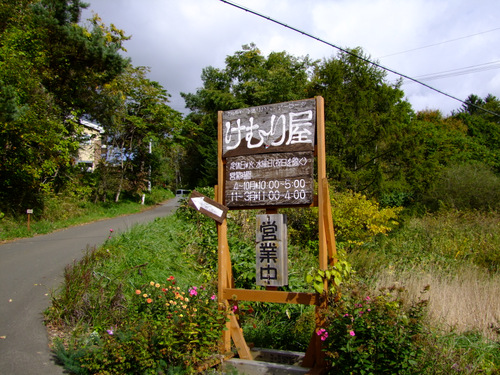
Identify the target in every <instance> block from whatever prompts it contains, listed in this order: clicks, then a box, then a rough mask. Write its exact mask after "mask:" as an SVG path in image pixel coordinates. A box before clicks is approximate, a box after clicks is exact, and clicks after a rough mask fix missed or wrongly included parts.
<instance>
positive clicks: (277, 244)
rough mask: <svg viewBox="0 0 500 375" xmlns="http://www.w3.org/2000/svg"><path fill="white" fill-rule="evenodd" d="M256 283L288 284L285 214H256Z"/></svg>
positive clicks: (273, 285)
mask: <svg viewBox="0 0 500 375" xmlns="http://www.w3.org/2000/svg"><path fill="white" fill-rule="evenodd" d="M255 249H256V263H257V273H256V276H257V277H256V279H257V285H260V286H265V287H269V286H271V287H277V286H284V285H288V251H287V227H286V216H285V215H282V214H264V215H257V236H256V246H255Z"/></svg>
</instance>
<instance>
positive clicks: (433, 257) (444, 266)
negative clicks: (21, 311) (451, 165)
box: [47, 211, 500, 374]
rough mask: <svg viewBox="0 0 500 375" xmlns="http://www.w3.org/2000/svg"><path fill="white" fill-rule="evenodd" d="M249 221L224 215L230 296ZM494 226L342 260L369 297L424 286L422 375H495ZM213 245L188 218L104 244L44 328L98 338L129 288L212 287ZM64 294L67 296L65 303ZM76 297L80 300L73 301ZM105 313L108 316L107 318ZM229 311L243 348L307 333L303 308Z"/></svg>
mask: <svg viewBox="0 0 500 375" xmlns="http://www.w3.org/2000/svg"><path fill="white" fill-rule="evenodd" d="M254 214H255V212H251V211H244V212H231V215H230V220H231V223H230V227H229V234H230V238H229V243H230V246H231V250H232V256H233V266H234V271H235V278H236V282H237V285H236V287H242V286H244V287H247V286H248V285H250V284H251V283H252V279H251V273H252V272H255V271H254V268H253V267H255V266H254V259H253V256H252V255H251V252H252V251H253V250H252V248H253V245H252V244H251V243H247V242H249V241H250V242H251V241H252V238H253V235H254V234H253V231H254V229H253V228H254V226H253V224H252V220H253V219H252V216H253V215H254ZM499 223H500V214H497V213H494V212H491V213H486V214H485V213H478V212H459V211H448V212H442V213H438V214H432V215H426V216H424V217H422V218H411V219H408V220H406V221H404V222H403V223H402V225H401V226H400V228H399V229H398V230H396V231H394V232H393V233H390V234H389V235H388V236H381V237H379V238H377V239H376V240H375V241H371V242H367V243H365V244H364V245H362V246H359V247H358V248H355V249H354V250H351V252H350V254H349V261H350V262H351V263H352V264H353V266H354V268H355V269H356V270H357V271H358V276H359V277H360V278H361V279H362V280H363V281H364V282H365V283H367V284H368V285H369V286H370V287H371V288H373V289H374V290H376V289H380V288H383V287H388V286H392V285H397V286H404V288H405V290H407V291H408V293H409V296H410V298H409V299H410V300H412V299H413V300H416V299H418V298H419V297H420V296H421V294H420V292H421V291H422V290H423V289H424V287H425V286H426V285H429V286H430V289H429V291H428V292H427V294H426V298H429V304H428V317H427V320H426V332H427V334H426V335H425V338H423V339H422V342H424V343H425V347H424V351H425V353H426V363H424V364H422V365H421V368H420V369H421V373H423V374H450V373H464V374H478V373H485V374H496V373H499V371H500V340H499V333H500V329H499V327H500V324H499V322H500V301H499V299H498V290H499V287H500V274H499V271H498V270H499V258H498V249H500V237H499V233H500V231H499ZM236 234H237V235H236ZM236 237H237V238H236ZM215 238H216V233H215V225H214V223H213V221H211V220H207V219H206V218H204V217H203V216H202V215H200V214H198V213H194V212H193V211H187V212H186V213H185V214H184V215H180V216H179V215H178V216H171V217H167V218H163V219H158V220H156V221H155V222H153V223H150V224H148V225H145V226H139V227H136V228H134V229H133V230H131V231H130V232H128V233H125V234H123V235H121V236H119V237H116V238H113V239H111V240H109V241H108V242H107V243H106V244H105V245H104V246H103V247H102V248H101V249H100V250H98V251H97V252H95V253H94V257H92V256H89V259H88V262H87V264H86V265H85V264H84V263H85V262H83V263H82V262H80V263H75V265H72V266H71V267H69V268H68V269H67V280H66V284H65V286H63V287H62V289H61V291H59V293H58V294H55V295H54V297H53V305H52V309H51V310H49V311H48V312H47V317H48V320H49V321H51V322H53V323H54V324H59V325H64V324H66V325H67V326H69V327H72V329H75V327H80V331H81V332H83V331H85V332H87V333H88V332H89V330H92V329H96V327H97V329H101V330H103V329H105V328H106V327H108V326H109V325H110V324H112V322H113V321H114V320H116V319H120V314H122V313H123V312H124V310H126V307H127V303H128V302H127V301H128V299H129V298H130V296H131V295H133V291H134V288H138V287H139V286H141V285H144V284H147V283H149V282H150V281H157V280H158V281H162V280H165V279H166V278H167V277H169V276H171V275H174V276H175V277H176V278H177V279H178V281H179V284H182V285H186V286H188V285H193V284H197V283H201V282H203V281H207V280H208V281H211V282H212V283H213V282H214V280H213V276H214V267H215V265H216V252H215V248H216V241H214V239H215ZM339 245H341V244H339ZM309 246H310V243H307V244H305V246H304V247H301V246H297V245H293V246H290V248H289V262H290V289H291V290H294V291H297V290H300V291H304V290H306V289H307V285H306V284H305V282H304V274H305V273H306V272H307V271H308V269H309V268H310V267H312V266H314V265H315V264H314V263H315V262H316V257H315V256H314V255H313V254H311V253H310V249H309ZM247 258H249V259H247ZM207 269H209V270H207ZM252 269H253V271H252ZM79 280H81V281H79ZM85 282H92V283H91V284H88V285H86V284H85ZM238 283H239V284H240V285H238ZM68 286H72V288H70V289H68V290H67V293H66V292H65V287H68ZM78 290H84V291H87V294H86V295H81V294H80V295H79V294H77V293H76V291H78ZM65 293H66V294H65ZM91 296H94V297H91ZM78 301H83V302H86V303H87V306H85V305H82V304H81V303H77V302H78ZM71 306H73V310H71V309H70V307H71ZM107 306H115V307H116V311H114V312H113V311H112V309H111V308H107ZM238 308H239V310H238V311H239V318H240V321H241V324H242V327H243V329H244V334H245V337H246V338H247V341H248V342H253V343H254V344H255V345H256V346H265V347H268V348H279V349H289V350H301V351H303V350H305V348H306V347H307V343H308V339H309V338H310V335H311V332H312V330H313V328H314V326H313V325H312V324H311V323H312V319H313V316H314V315H313V314H312V310H311V309H310V308H308V307H305V306H295V305H279V304H276V305H273V304H263V303H259V302H257V303H240V305H239V306H238ZM65 310H68V311H65ZM70 310H71V311H70ZM64 314H67V315H64ZM106 314H108V315H106ZM72 319H73V320H72ZM77 331H78V329H76V331H74V332H77Z"/></svg>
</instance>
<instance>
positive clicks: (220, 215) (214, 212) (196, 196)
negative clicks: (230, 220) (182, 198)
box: [188, 190, 228, 223]
mask: <svg viewBox="0 0 500 375" xmlns="http://www.w3.org/2000/svg"><path fill="white" fill-rule="evenodd" d="M188 206H190V207H192V208H194V209H195V210H197V211H199V212H201V213H202V214H204V215H206V216H208V217H211V218H212V219H214V220H215V221H217V222H219V223H222V222H223V221H224V219H225V218H226V215H227V210H228V208H227V207H226V206H224V205H222V204H219V203H217V202H216V201H214V200H213V199H210V198H209V197H206V196H205V195H203V194H201V193H198V192H197V191H196V190H193V192H192V193H191V195H190V196H189V201H188Z"/></svg>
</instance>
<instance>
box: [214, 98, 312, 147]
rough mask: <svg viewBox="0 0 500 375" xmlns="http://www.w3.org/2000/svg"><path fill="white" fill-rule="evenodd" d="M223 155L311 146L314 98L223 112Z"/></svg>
mask: <svg viewBox="0 0 500 375" xmlns="http://www.w3.org/2000/svg"><path fill="white" fill-rule="evenodd" d="M222 121H223V155H224V156H231V155H243V154H250V153H252V154H256V153H266V152H279V151H288V150H313V149H314V140H315V138H314V137H315V123H316V109H315V101H314V99H307V100H302V101H297V102H286V103H278V104H272V105H266V106H259V107H252V108H243V109H238V110H232V111H226V112H224V113H223V120H222Z"/></svg>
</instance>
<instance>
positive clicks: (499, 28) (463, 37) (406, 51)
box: [378, 27, 500, 59]
mask: <svg viewBox="0 0 500 375" xmlns="http://www.w3.org/2000/svg"><path fill="white" fill-rule="evenodd" d="M497 30H500V27H497V28H496V29H491V30H486V31H481V32H479V33H475V34H471V35H465V36H461V37H459V38H455V39H450V40H444V41H442V42H439V43H434V44H428V45H426V46H422V47H417V48H412V49H407V50H405V51H400V52H394V53H391V54H389V55H385V56H380V57H378V58H379V59H383V58H386V57H391V56H396V55H401V54H403V53H408V52H413V51H418V50H421V49H425V48H430V47H435V46H440V45H443V44H447V43H451V42H456V41H457V40H462V39H467V38H470V37H473V36H477V35H482V34H486V33H491V32H493V31H497Z"/></svg>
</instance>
